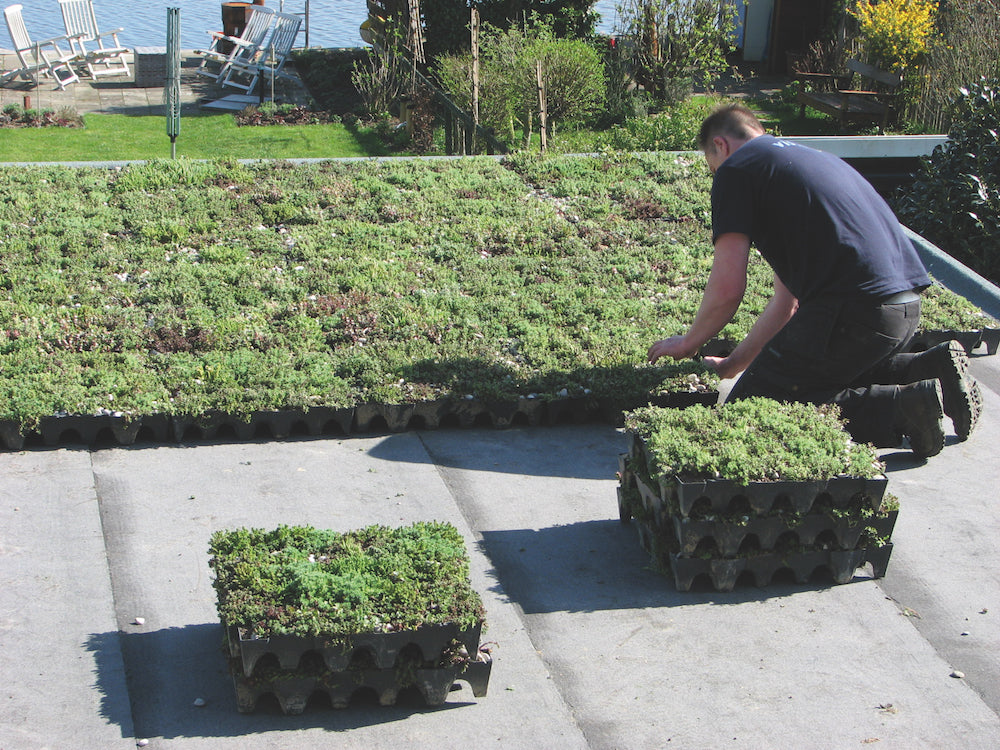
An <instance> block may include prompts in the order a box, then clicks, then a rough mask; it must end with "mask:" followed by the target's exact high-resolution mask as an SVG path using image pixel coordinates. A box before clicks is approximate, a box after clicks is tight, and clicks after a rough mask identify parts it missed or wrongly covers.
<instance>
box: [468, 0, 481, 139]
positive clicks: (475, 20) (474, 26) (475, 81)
mask: <svg viewBox="0 0 1000 750" xmlns="http://www.w3.org/2000/svg"><path fill="white" fill-rule="evenodd" d="M469 26H470V29H471V31H472V123H473V128H472V134H473V136H475V132H476V128H477V127H478V126H479V11H478V10H477V9H476V8H475V7H473V8H472V22H471V24H470V25H469ZM474 144H475V141H474V139H473V148H474V147H475V146H474Z"/></svg>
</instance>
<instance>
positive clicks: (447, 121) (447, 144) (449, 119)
mask: <svg viewBox="0 0 1000 750" xmlns="http://www.w3.org/2000/svg"><path fill="white" fill-rule="evenodd" d="M454 120H455V116H454V115H453V114H452V113H451V110H450V109H448V107H445V108H444V152H445V153H446V154H448V156H451V155H452V154H454V153H455V144H454V138H453V136H452V133H453V132H454Z"/></svg>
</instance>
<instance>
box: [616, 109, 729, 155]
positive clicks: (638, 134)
mask: <svg viewBox="0 0 1000 750" xmlns="http://www.w3.org/2000/svg"><path fill="white" fill-rule="evenodd" d="M718 104H719V102H718V100H717V99H716V98H715V97H694V98H691V99H688V100H686V101H681V102H677V103H675V104H671V105H667V106H666V107H665V108H664V111H662V112H660V113H659V114H655V115H650V116H649V117H634V118H631V119H627V120H626V121H625V122H624V123H623V124H622V125H615V126H613V127H612V128H611V129H610V130H608V131H607V133H605V134H604V136H603V137H602V138H601V139H600V140H599V144H600V147H601V148H613V149H617V150H620V151H696V150H697V149H698V131H699V130H700V129H701V123H702V121H703V120H704V119H705V118H706V117H708V115H710V114H711V113H712V110H714V109H715V107H717V106H718Z"/></svg>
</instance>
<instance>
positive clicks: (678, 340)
mask: <svg viewBox="0 0 1000 750" xmlns="http://www.w3.org/2000/svg"><path fill="white" fill-rule="evenodd" d="M697 353H698V347H697V346H695V347H692V346H691V344H689V343H688V340H687V337H686V336H671V337H670V338H668V339H663V340H662V341H657V342H656V343H655V344H653V345H652V346H651V347H649V352H648V354H647V355H646V356H648V357H649V361H650V362H656V360H658V359H659V358H660V357H671V358H672V359H689V358H690V357H693V356H694V355H695V354H697Z"/></svg>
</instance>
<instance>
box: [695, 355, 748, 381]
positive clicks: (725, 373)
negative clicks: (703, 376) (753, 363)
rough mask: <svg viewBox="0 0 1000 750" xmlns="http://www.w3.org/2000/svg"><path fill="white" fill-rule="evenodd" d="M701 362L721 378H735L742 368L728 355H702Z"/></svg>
mask: <svg viewBox="0 0 1000 750" xmlns="http://www.w3.org/2000/svg"><path fill="white" fill-rule="evenodd" d="M701 362H702V364H704V365H707V366H708V367H711V368H712V369H713V370H715V371H716V372H717V373H718V374H719V377H720V378H722V379H723V380H728V379H729V378H735V377H736V376H737V375H739V374H740V373H741V372H743V368H742V367H740V365H739V364H737V363H736V362H733V361H732V360H731V359H730V358H729V357H702V358H701Z"/></svg>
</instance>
